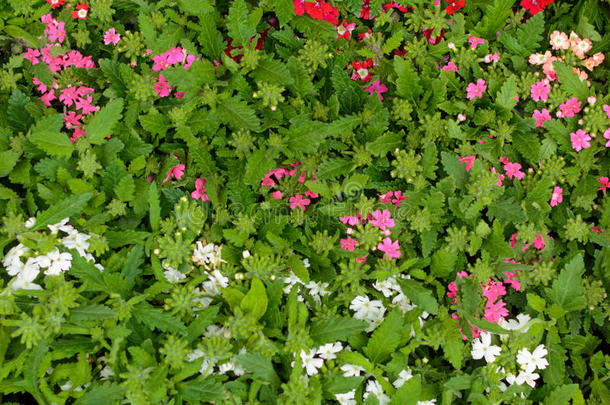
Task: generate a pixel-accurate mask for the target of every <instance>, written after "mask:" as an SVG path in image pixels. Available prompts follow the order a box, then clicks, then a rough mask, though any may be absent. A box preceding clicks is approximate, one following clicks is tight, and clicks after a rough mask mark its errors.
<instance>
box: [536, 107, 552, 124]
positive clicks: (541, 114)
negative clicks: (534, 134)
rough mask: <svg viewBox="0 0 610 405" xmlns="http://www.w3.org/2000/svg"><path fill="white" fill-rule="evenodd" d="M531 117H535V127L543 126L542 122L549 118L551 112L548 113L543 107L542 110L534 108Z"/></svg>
mask: <svg viewBox="0 0 610 405" xmlns="http://www.w3.org/2000/svg"><path fill="white" fill-rule="evenodd" d="M532 118H535V119H536V126H537V127H544V122H545V121H550V120H551V114H550V113H549V110H547V109H546V108H543V109H542V111H538V110H534V113H533V114H532Z"/></svg>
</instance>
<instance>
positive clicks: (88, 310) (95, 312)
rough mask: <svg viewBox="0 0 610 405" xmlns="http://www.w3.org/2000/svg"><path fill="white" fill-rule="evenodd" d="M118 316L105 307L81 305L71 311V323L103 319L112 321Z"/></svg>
mask: <svg viewBox="0 0 610 405" xmlns="http://www.w3.org/2000/svg"><path fill="white" fill-rule="evenodd" d="M115 316H116V312H114V311H113V310H112V309H110V308H109V307H107V306H105V305H101V304H89V305H81V306H80V307H78V308H74V309H73V310H71V311H70V322H75V323H79V322H87V321H97V320H103V319H112V318H114V317H115Z"/></svg>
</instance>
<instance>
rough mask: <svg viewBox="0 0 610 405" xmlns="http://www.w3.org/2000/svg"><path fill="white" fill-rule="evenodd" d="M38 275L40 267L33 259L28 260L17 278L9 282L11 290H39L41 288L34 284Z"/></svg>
mask: <svg viewBox="0 0 610 405" xmlns="http://www.w3.org/2000/svg"><path fill="white" fill-rule="evenodd" d="M39 273H40V266H39V265H38V263H37V262H36V260H35V259H34V258H32V257H31V258H29V259H28V261H27V262H26V263H25V265H24V266H23V268H22V269H21V271H20V272H19V274H17V277H15V278H14V279H13V280H12V281H11V288H12V289H13V290H19V289H23V290H41V289H42V287H41V286H39V285H38V284H36V283H34V280H36V277H38V274H39Z"/></svg>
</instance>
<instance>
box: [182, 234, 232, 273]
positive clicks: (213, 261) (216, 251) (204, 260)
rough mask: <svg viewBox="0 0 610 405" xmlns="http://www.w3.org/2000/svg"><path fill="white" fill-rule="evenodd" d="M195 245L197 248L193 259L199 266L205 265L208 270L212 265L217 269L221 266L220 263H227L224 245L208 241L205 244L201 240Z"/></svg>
mask: <svg viewBox="0 0 610 405" xmlns="http://www.w3.org/2000/svg"><path fill="white" fill-rule="evenodd" d="M195 245H196V248H195V250H194V251H193V256H192V257H191V259H192V260H193V262H195V263H196V264H198V265H199V266H203V267H205V268H206V270H210V267H211V268H212V269H216V268H217V267H218V266H220V263H226V261H225V260H223V259H222V253H221V249H222V246H217V245H215V244H213V243H208V244H207V245H205V246H203V243H202V242H201V241H197V243H196V244H195Z"/></svg>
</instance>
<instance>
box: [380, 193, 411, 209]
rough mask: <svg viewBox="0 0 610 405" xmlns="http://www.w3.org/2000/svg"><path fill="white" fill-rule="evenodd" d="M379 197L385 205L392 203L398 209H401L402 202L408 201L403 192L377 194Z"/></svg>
mask: <svg viewBox="0 0 610 405" xmlns="http://www.w3.org/2000/svg"><path fill="white" fill-rule="evenodd" d="M377 196H379V199H380V200H381V202H382V203H384V204H389V203H392V204H394V206H396V208H400V202H401V201H402V200H406V199H407V197H405V196H404V195H402V191H400V190H396V191H388V192H387V193H385V194H377Z"/></svg>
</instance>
